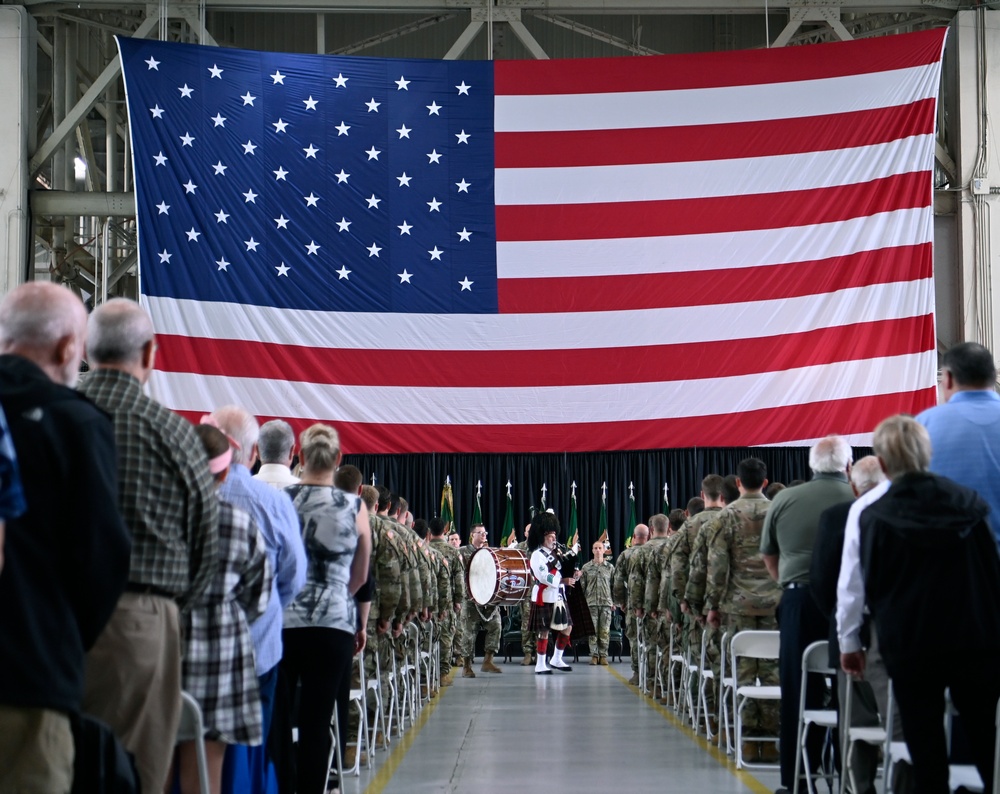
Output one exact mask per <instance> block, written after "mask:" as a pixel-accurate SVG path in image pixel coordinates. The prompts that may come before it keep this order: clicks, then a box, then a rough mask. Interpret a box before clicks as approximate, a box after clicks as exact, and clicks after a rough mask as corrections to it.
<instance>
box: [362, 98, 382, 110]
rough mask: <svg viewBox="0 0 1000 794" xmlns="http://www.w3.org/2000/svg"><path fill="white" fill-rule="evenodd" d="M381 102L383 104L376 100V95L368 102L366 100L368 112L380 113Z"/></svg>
mask: <svg viewBox="0 0 1000 794" xmlns="http://www.w3.org/2000/svg"><path fill="white" fill-rule="evenodd" d="M381 104H382V103H381V102H376V101H375V97H372V98H371V99H369V100H368V101H367V102H365V107H367V108H368V112H369V113H378V108H379V105H381Z"/></svg>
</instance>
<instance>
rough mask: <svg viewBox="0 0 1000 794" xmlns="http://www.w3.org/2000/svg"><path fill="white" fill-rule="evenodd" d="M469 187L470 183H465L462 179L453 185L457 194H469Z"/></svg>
mask: <svg viewBox="0 0 1000 794" xmlns="http://www.w3.org/2000/svg"><path fill="white" fill-rule="evenodd" d="M471 185H472V183H471V182H466V181H465V179H464V178H463V179H462V181H461V182H456V183H455V187H457V188H458V192H459V193H468V192H469V187H470V186H471Z"/></svg>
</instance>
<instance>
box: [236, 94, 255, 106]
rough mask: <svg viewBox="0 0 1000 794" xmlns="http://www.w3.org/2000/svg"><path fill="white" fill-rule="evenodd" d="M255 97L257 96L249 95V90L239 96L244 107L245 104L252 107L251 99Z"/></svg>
mask: <svg viewBox="0 0 1000 794" xmlns="http://www.w3.org/2000/svg"><path fill="white" fill-rule="evenodd" d="M256 98H257V97H255V96H250V92H249V91H247V92H246V93H245V94H244V95H243V96H241V97H240V99H242V100H243V106H244V107H246V106H247V105H250V106H251V107H253V101H254V100H255V99H256Z"/></svg>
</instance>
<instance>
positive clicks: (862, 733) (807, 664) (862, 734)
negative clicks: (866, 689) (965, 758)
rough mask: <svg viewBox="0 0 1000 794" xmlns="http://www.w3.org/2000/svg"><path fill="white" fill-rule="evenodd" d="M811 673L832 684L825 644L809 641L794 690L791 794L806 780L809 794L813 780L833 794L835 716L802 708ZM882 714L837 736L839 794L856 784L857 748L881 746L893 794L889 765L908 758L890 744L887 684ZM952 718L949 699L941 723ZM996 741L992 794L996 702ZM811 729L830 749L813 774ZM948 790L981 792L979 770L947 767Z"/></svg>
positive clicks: (847, 711) (846, 712)
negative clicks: (795, 722) (795, 716)
mask: <svg viewBox="0 0 1000 794" xmlns="http://www.w3.org/2000/svg"><path fill="white" fill-rule="evenodd" d="M810 675H820V676H824V677H826V678H827V679H828V680H829V681H830V685H831V686H836V675H837V671H836V670H834V669H833V668H832V667H830V664H829V655H828V642H827V641H826V640H821V641H819V642H814V643H812V645H810V646H809V647H808V648H806V650H805V651H804V652H803V654H802V686H801V689H800V692H799V725H798V752H797V754H796V759H795V792H794V794H798V792H799V788H800V784H799V780H800V777H801V778H804V779H805V781H806V788H807V790H808V792H809V794H816V786H815V779H816V778H819V779H823V780H825V781H826V783H827V786H828V788H829V790H830V791H831V792H832V791H833V788H834V783H835V780H836V769H835V767H834V759H833V753H832V746H833V741H835V736H836V732H837V726H838V714H837V711H836V710H834V709H807V708H806V705H805V700H806V688H807V686H808V677H809V676H810ZM853 691H854V680H853V679H852V678H851V677H850V676H848V678H847V686H846V692H845V697H844V699H845V701H846V702H845V703H844V704H842V716H843V721H844V724H845V725H847V726H851V722H852V704H853ZM887 701H888V702H887V706H886V713H885V715H884V716H883V717H882V718H881V724H880V725H878V726H872V727H860V726H851V727H848V729H847V730H846V731H844V732H843V733H842V737H841V740H842V744H841V758H842V759H844V760H843V764H842V769H843V770H844V771H843V772H842V773H841V775H840V786H839V791H840V794H845V792H846V790H847V784H848V781H849V780H850V783H851V790H852V791H857V790H858V785H857V781H855V780H854V779H853V769H852V764H851V761H852V757H853V754H854V752H855V751H856V748H857V746H858V745H859V744H868V745H873V746H875V747H878V748H880V750H881V753H882V769H881V776H882V781H883V791H884V792H885V793H886V794H888V792H890V791H892V775H893V766H894V764H895V762H897V761H907V762H909V760H910V754H909V750H908V748H907V746H906V742H901V741H894V740H893V727H894V726H893V710H894V709H893V691H892V682H891V681H890V682H889V691H888V698H887ZM953 716H954V709H953V708H952V707H951V703H950V700H949V702H948V708H947V711H946V713H945V715H944V717H943V718H944V719H945V720H946V724H950V721H951V719H952V717H953ZM996 724H997V727H998V730H997V741H996V747H995V750H994V768H993V792H992V794H1000V704H998V705H997V714H996ZM811 726H815V727H817V728H819V729H821V730H825V731H826V741H825V742H824V747H829V748H831V751H830V752H828V753H824V756H823V758H822V759H817V760H819V761H820V763H819V765H818V766H819V771H818V773H816V774H814V773H813V768H814V764H813V760H814V759H811V758H810V757H809V750H808V747H807V745H808V742H807V737H808V731H809V728H810V727H811ZM948 783H949V788H950V789H951V790H952V791H958V790H959V789H964V790H965V791H967V792H970V794H975V793H976V792H983V791H984V786H983V781H982V778H981V777H980V775H979V771H978V770H977V769H976V767H975V766H973V765H971V764H952V765H951V766H950V767H949V781H948Z"/></svg>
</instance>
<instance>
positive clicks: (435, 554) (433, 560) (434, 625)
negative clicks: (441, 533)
mask: <svg viewBox="0 0 1000 794" xmlns="http://www.w3.org/2000/svg"><path fill="white" fill-rule="evenodd" d="M413 531H414V532H415V533H416V534H417V537H419V538H420V548H421V551H422V552H423V554H424V556H425V557H426V558H427V559H428V561H429V562H430V567H431V570H432V571H433V574H434V585H435V587H434V594H435V601H434V606H433V607H432V611H431V619H430V620H429V621H428V622H426V623H425V624H424V626H423V627H422V630H421V635H420V650H421V652H422V653H423V652H426V653H427V658H428V659H430V658H431V653H432V652H433V650H434V635H435V634H437V635H438V639H440V634H441V627H442V624H443V622H444V620H445V617H446V616H447V615H449V614H450V613H451V610H452V606H451V605H452V585H451V581H452V580H451V569H450V566H449V564H448V560H447V559H446V558H445V557H444V556H442V555H441V552H440V551H439V546H434V545H431V542H430V537H429V527H428V523H427V520H426V519H423V518H418V519H416V520H415V521H414V522H413ZM447 671H448V668H447V667H443V668H442V676H443V675H444V674H445V673H446V672H447ZM423 686H425V685H422V687H421V688H422V689H423ZM431 687H432V688H431V690H430V692H429V693H428V694H429V695H430V697H435V696H436V695H437V690H436V689H435V688H434V682H433V681H432V682H431Z"/></svg>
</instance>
